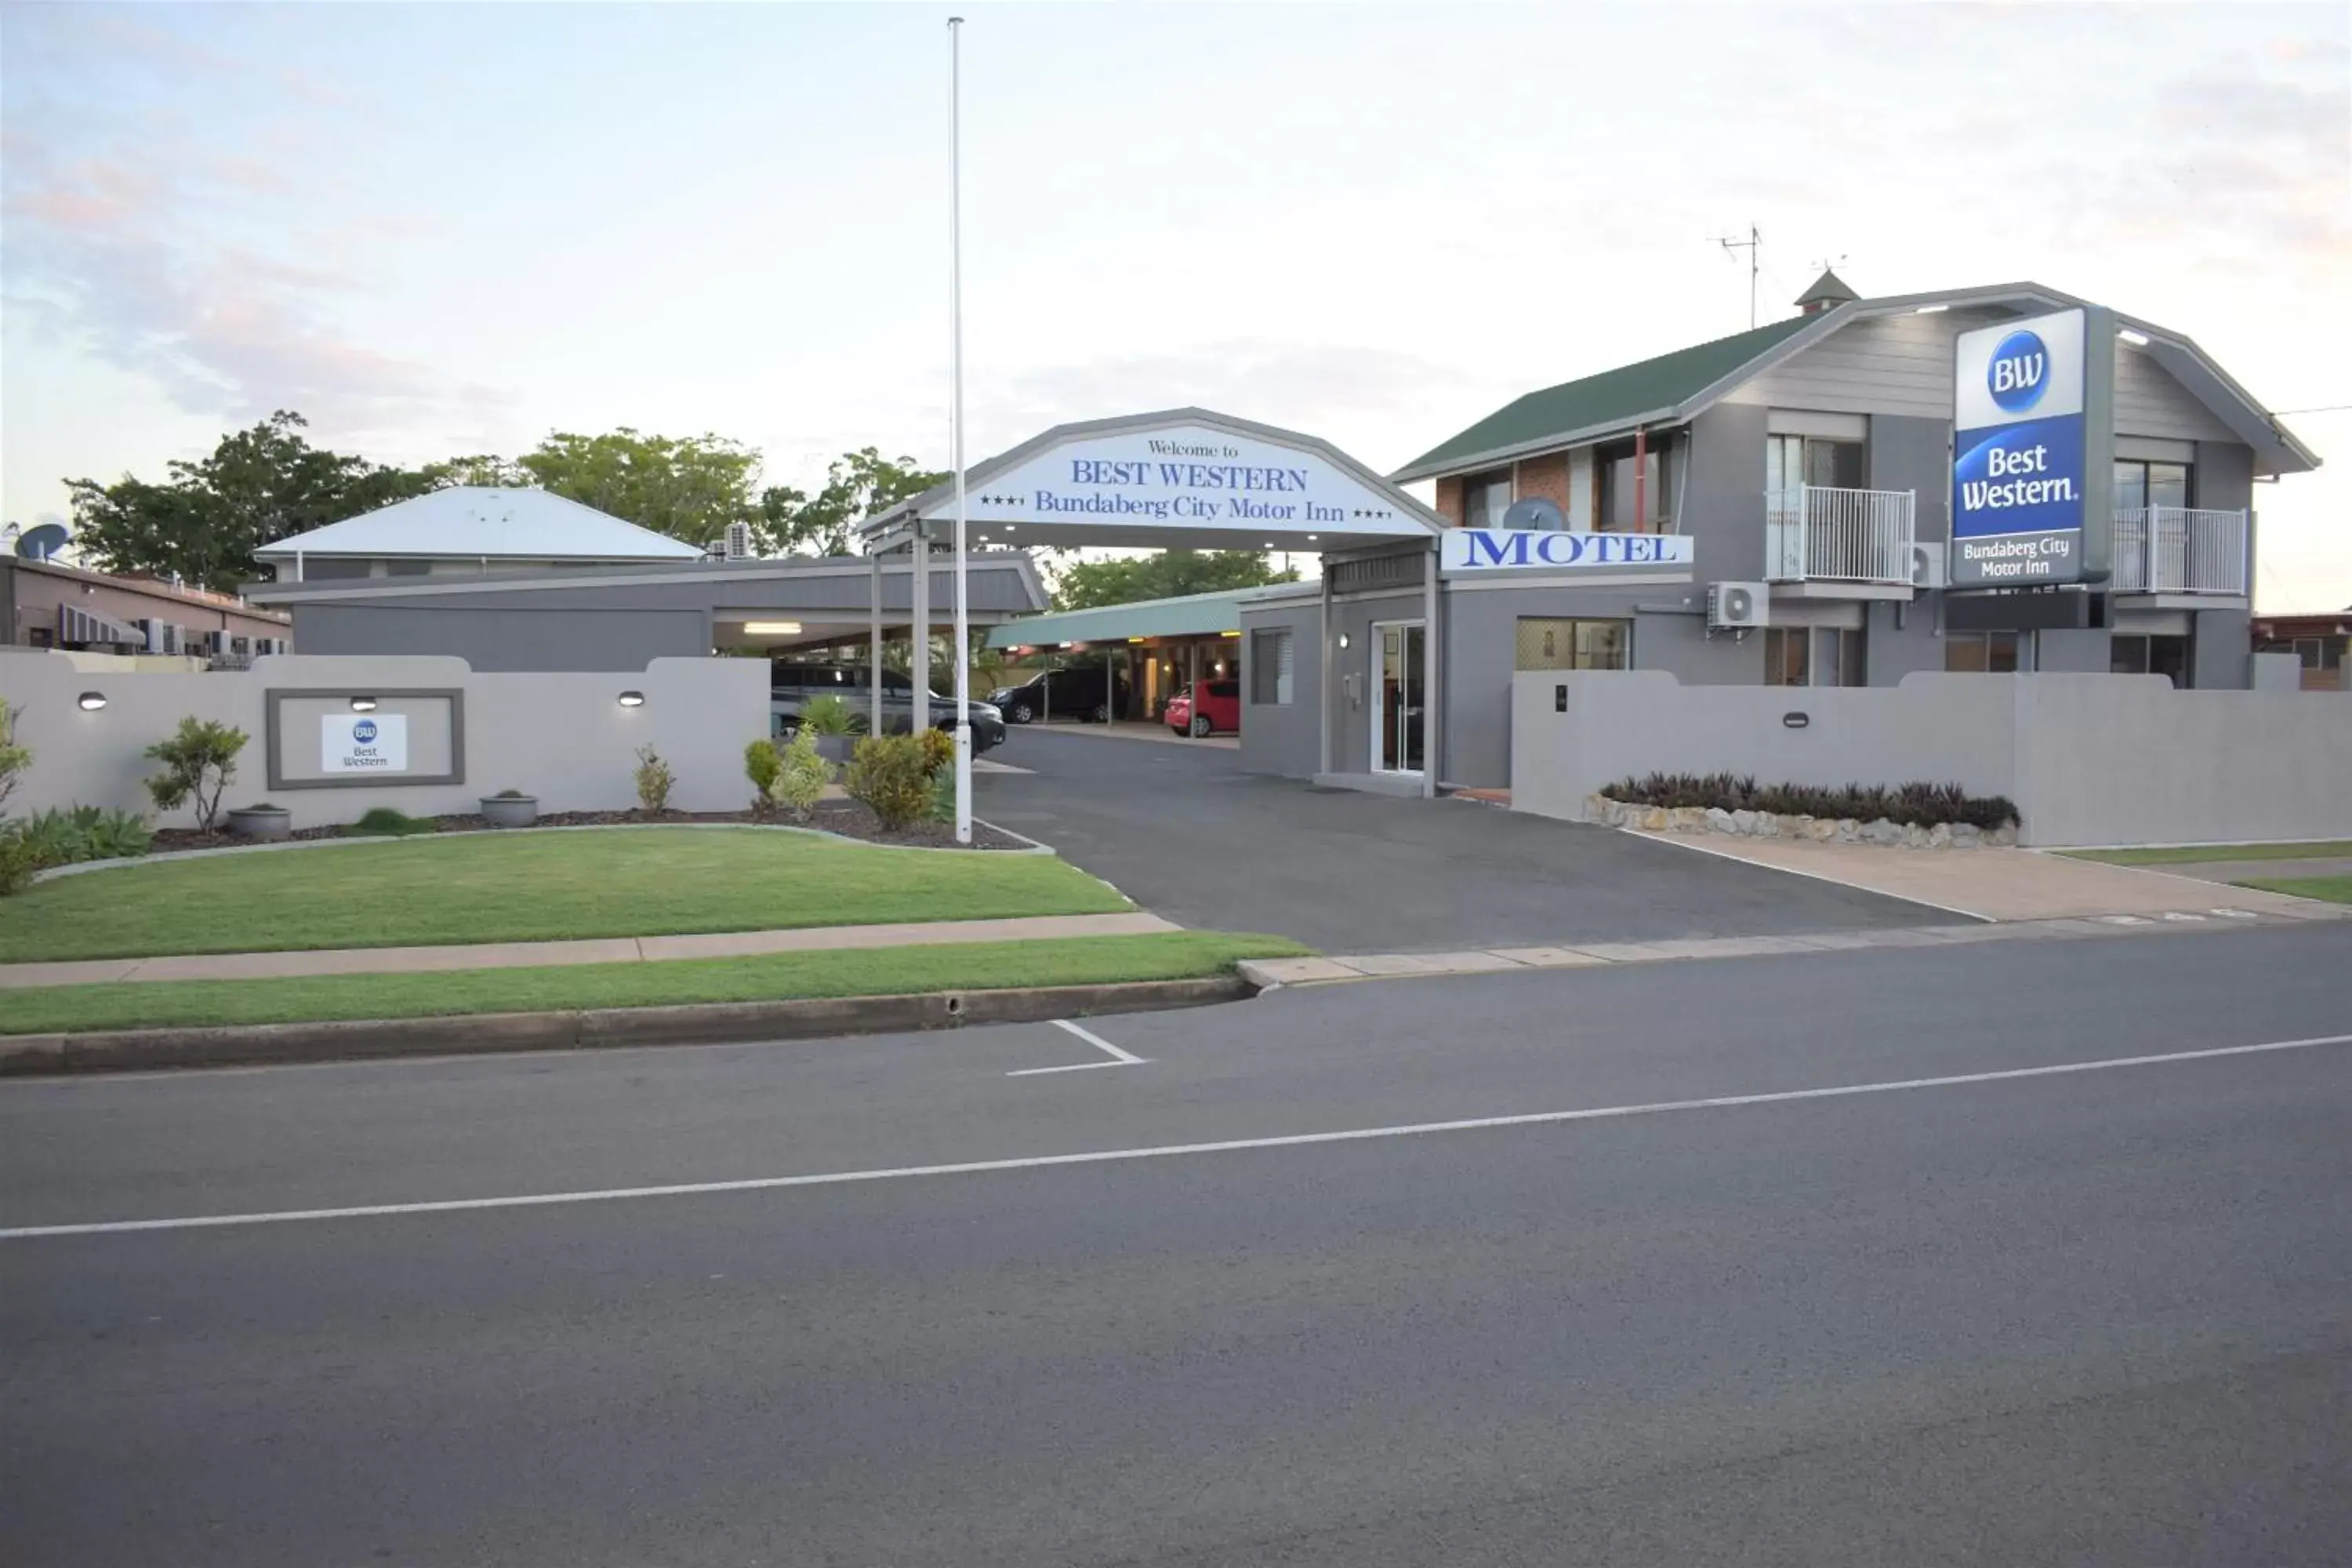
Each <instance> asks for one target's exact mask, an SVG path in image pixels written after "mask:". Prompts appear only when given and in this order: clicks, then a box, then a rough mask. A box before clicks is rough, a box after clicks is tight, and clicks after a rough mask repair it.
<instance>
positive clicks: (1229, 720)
mask: <svg viewBox="0 0 2352 1568" xmlns="http://www.w3.org/2000/svg"><path fill="white" fill-rule="evenodd" d="M1166 717H1167V720H1168V727H1169V728H1170V729H1171V730H1173V731H1176V732H1177V733H1178V734H1180V735H1213V734H1215V733H1217V732H1218V731H1223V732H1224V733H1226V734H1228V735H1230V734H1232V733H1234V731H1238V730H1239V729H1240V728H1241V727H1242V683H1241V682H1240V681H1238V680H1203V681H1201V682H1199V683H1198V684H1197V685H1192V686H1187V687H1186V688H1184V689H1182V690H1181V691H1179V692H1178V693H1177V694H1176V695H1175V696H1173V697H1171V698H1170V699H1169V700H1168V712H1167V715H1166Z"/></svg>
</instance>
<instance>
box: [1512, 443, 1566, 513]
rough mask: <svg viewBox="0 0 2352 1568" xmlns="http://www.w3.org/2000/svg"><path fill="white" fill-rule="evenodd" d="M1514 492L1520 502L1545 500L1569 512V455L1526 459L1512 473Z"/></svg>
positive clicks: (1558, 454)
mask: <svg viewBox="0 0 2352 1568" xmlns="http://www.w3.org/2000/svg"><path fill="white" fill-rule="evenodd" d="M1511 493H1512V495H1513V496H1514V497H1515V498H1516V499H1517V500H1548V501H1549V502H1551V504H1552V505H1554V506H1556V507H1558V508H1559V510H1561V511H1562V512H1566V511H1567V510H1568V454H1567V453H1565V452H1546V453H1544V454H1543V455H1542V456H1541V457H1536V458H1521V459H1520V460H1519V461H1518V462H1517V463H1516V464H1514V465H1513V467H1512V471H1511Z"/></svg>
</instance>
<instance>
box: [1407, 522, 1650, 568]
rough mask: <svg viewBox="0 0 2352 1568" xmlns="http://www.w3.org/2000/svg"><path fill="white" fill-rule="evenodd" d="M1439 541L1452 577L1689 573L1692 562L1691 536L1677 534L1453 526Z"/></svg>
mask: <svg viewBox="0 0 2352 1568" xmlns="http://www.w3.org/2000/svg"><path fill="white" fill-rule="evenodd" d="M1439 544H1440V547H1441V553H1440V554H1439V556H1438V562H1437V569H1438V571H1439V572H1440V573H1441V574H1444V575H1445V576H1448V577H1466V576H1476V575H1480V574H1486V573H1501V572H1526V573H1529V574H1534V573H1558V574H1569V573H1574V574H1595V575H1605V576H1614V575H1616V574H1619V573H1622V572H1626V571H1633V572H1639V571H1641V570H1642V569H1643V568H1644V567H1647V568H1651V569H1666V570H1670V571H1677V572H1680V573H1682V574H1685V575H1686V574H1688V573H1689V570H1690V565H1691V561H1692V552H1691V542H1690V540H1689V539H1688V538H1686V537H1685V536H1683V535H1681V534H1675V533H1569V532H1564V531H1557V530H1546V531H1538V530H1533V529H1505V528H1449V529H1447V530H1446V531H1445V532H1444V534H1442V535H1441V536H1440V537H1439Z"/></svg>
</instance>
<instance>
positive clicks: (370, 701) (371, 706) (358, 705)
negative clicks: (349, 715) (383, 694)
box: [352, 697, 375, 713]
mask: <svg viewBox="0 0 2352 1568" xmlns="http://www.w3.org/2000/svg"><path fill="white" fill-rule="evenodd" d="M374 711H375V699H374V698H373V697H354V698H352V712H354V713H373V712H374Z"/></svg>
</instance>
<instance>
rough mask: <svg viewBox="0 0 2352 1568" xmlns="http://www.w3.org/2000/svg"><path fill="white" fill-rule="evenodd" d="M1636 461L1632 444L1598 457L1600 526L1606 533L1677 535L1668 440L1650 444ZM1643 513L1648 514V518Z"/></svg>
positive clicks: (1616, 445) (1603, 451) (1661, 438)
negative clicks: (1671, 533)
mask: <svg viewBox="0 0 2352 1568" xmlns="http://www.w3.org/2000/svg"><path fill="white" fill-rule="evenodd" d="M1646 446H1647V449H1646V450H1645V451H1643V453H1642V454H1641V456H1640V458H1638V459H1637V458H1635V456H1634V447H1633V442H1631V441H1616V442H1612V443H1611V444H1610V445H1608V446H1605V447H1601V448H1599V449H1598V451H1597V452H1596V453H1595V459H1596V460H1595V463H1594V467H1595V468H1598V469H1599V470H1600V474H1601V505H1600V508H1599V510H1598V512H1597V514H1596V515H1597V516H1598V518H1599V523H1598V526H1599V527H1600V529H1601V531H1603V532H1605V533H1670V532H1672V531H1674V525H1675V524H1674V519H1675V498H1674V495H1673V489H1674V471H1675V470H1674V465H1673V464H1672V463H1670V462H1668V461H1667V460H1666V454H1667V449H1668V442H1667V438H1666V437H1664V436H1659V437H1654V439H1652V440H1650V441H1649V442H1648V443H1647V444H1646ZM1643 513H1647V515H1646V516H1644V515H1643Z"/></svg>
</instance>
